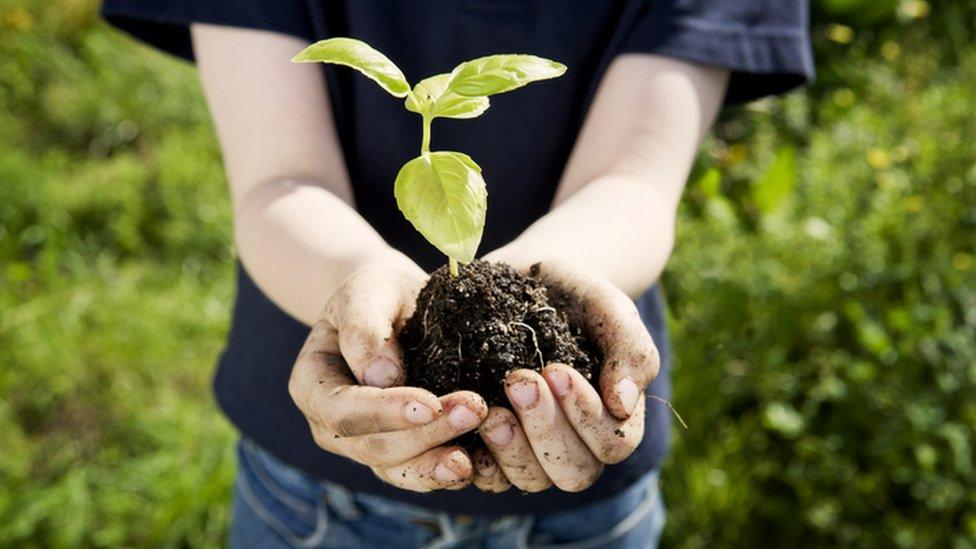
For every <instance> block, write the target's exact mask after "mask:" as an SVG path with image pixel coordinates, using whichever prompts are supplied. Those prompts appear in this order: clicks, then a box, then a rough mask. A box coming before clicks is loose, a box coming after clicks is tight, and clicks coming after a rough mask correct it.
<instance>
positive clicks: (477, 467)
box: [471, 446, 512, 494]
mask: <svg viewBox="0 0 976 549" xmlns="http://www.w3.org/2000/svg"><path fill="white" fill-rule="evenodd" d="M471 461H472V462H473V463H474V475H473V481H474V485H475V486H477V487H478V489H479V490H481V491H482V492H491V493H493V494H499V493H501V492H504V491H506V490H508V489H509V488H510V487H511V486H512V484H511V483H510V482H509V481H508V478H506V477H505V473H504V472H502V469H501V467H499V466H498V463H496V462H495V458H494V457H492V455H491V452H490V451H488V450H487V449H486V448H484V447H483V446H479V447H478V448H476V449H475V450H474V452H473V453H472V454H471Z"/></svg>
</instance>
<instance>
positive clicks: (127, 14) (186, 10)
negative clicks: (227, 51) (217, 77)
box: [101, 0, 314, 61]
mask: <svg viewBox="0 0 976 549" xmlns="http://www.w3.org/2000/svg"><path fill="white" fill-rule="evenodd" d="M101 14H102V17H104V18H105V20H106V21H108V22H109V23H110V24H111V25H113V26H115V27H117V28H119V29H121V30H123V31H125V32H126V33H128V34H130V35H132V36H134V37H135V38H137V39H139V40H142V41H143V42H146V43H147V44H149V45H151V46H154V47H156V48H159V49H161V50H163V51H166V52H168V53H171V54H173V55H176V56H178V57H182V58H183V59H187V60H190V61H192V60H193V47H192V45H191V43H190V23H209V24H212V25H227V26H231V27H241V28H246V29H256V30H265V31H271V32H277V33H281V34H288V35H292V36H297V37H299V38H304V39H307V40H309V41H311V40H312V39H313V35H314V32H313V29H312V24H311V18H310V15H309V11H308V6H307V4H306V3H305V2H303V1H301V0H104V1H103V2H102V9H101Z"/></svg>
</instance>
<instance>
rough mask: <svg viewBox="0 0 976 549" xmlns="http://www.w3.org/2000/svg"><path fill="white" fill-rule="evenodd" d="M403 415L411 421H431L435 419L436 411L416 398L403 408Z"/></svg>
mask: <svg viewBox="0 0 976 549" xmlns="http://www.w3.org/2000/svg"><path fill="white" fill-rule="evenodd" d="M403 415H404V416H406V417H407V421H409V422H410V423H418V424H421V425H422V424H424V423H430V422H431V420H433V419H434V411H433V410H431V409H430V408H428V407H427V406H425V405H423V404H421V403H420V402H418V401H416V400H411V401H410V402H408V403H407V405H406V407H405V408H404V409H403Z"/></svg>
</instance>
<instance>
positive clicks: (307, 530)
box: [235, 440, 330, 547]
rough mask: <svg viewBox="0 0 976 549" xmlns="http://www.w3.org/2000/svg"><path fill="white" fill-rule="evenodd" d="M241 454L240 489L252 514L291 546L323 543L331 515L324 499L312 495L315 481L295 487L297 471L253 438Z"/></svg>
mask: <svg viewBox="0 0 976 549" xmlns="http://www.w3.org/2000/svg"><path fill="white" fill-rule="evenodd" d="M238 457H239V465H238V466H239V472H238V475H237V491H238V495H239V496H240V499H241V502H242V503H243V504H245V505H247V507H248V509H249V510H250V511H251V513H252V514H253V515H254V516H255V517H257V519H259V520H260V521H261V522H263V523H264V525H265V526H267V527H268V528H269V529H270V530H272V531H273V532H274V533H275V534H277V535H278V536H279V537H280V538H281V539H282V541H284V542H285V543H286V544H287V545H289V546H292V547H317V546H321V545H323V543H324V540H325V537H326V534H327V533H328V530H329V522H330V516H329V510H328V506H327V505H326V503H325V501H324V499H323V498H322V497H317V496H313V495H312V494H315V492H316V490H315V485H314V481H310V484H309V486H308V490H295V486H293V484H294V478H293V477H295V475H296V472H294V471H292V470H290V469H289V470H285V469H283V467H285V466H283V465H281V464H278V463H277V462H276V461H275V460H273V458H271V459H269V457H268V456H266V455H265V454H263V451H262V450H260V449H259V448H257V447H256V446H254V445H253V443H251V442H250V441H246V440H245V441H243V442H242V443H241V446H240V447H239V450H238ZM278 467H280V468H282V470H280V471H279V470H277V469H276V468H278ZM286 479H287V481H288V482H285V480H286ZM240 518H241V519H243V517H240ZM235 520H236V518H235Z"/></svg>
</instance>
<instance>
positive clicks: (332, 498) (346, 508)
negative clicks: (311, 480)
mask: <svg viewBox="0 0 976 549" xmlns="http://www.w3.org/2000/svg"><path fill="white" fill-rule="evenodd" d="M321 484H322V486H323V487H324V488H325V494H324V498H325V503H326V504H327V505H328V506H329V508H331V509H332V510H333V511H335V512H336V513H338V515H339V516H340V517H342V518H343V519H344V520H355V519H358V518H359V517H361V516H363V512H362V511H361V510H360V509H359V506H358V505H356V496H355V495H353V493H352V492H350V491H349V490H348V489H346V488H345V487H344V486H340V485H338V484H336V483H334V482H329V481H327V480H323V481H322V483H321Z"/></svg>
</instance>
